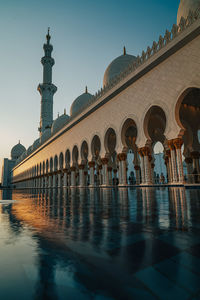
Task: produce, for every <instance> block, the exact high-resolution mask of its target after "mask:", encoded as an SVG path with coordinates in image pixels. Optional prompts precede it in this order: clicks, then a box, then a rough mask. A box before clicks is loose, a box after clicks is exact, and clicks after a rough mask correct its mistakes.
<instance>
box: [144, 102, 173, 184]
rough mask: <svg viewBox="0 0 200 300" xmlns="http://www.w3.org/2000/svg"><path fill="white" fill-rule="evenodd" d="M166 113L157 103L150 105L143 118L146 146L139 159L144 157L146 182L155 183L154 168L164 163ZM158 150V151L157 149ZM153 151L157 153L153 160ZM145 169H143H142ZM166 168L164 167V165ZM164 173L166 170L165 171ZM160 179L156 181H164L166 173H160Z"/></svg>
mask: <svg viewBox="0 0 200 300" xmlns="http://www.w3.org/2000/svg"><path fill="white" fill-rule="evenodd" d="M166 122H167V119H166V115H165V112H164V110H163V109H162V108H161V107H160V106H157V105H154V106H152V107H151V108H150V109H149V110H148V112H147V113H146V116H145V118H144V133H145V135H146V138H147V143H146V145H145V146H146V147H145V148H144V152H143V156H144V158H143V157H142V156H141V159H144V163H145V166H144V167H145V168H143V173H142V175H143V181H144V182H145V181H146V183H153V184H154V183H156V182H157V177H155V170H154V168H155V169H156V170H158V169H160V168H159V165H157V164H161V165H162V166H163V164H164V155H163V152H164V148H165V147H166V137H165V129H166ZM158 150H159V151H158ZM155 151H158V152H159V154H158V153H157V154H156V157H157V159H156V160H155ZM144 169H145V170H144ZM165 169H166V167H165ZM165 174H166V171H165ZM161 176H162V180H161V181H159V182H157V183H161V182H162V183H166V181H167V177H168V176H167V174H166V177H164V174H161Z"/></svg>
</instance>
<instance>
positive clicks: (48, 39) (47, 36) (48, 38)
mask: <svg viewBox="0 0 200 300" xmlns="http://www.w3.org/2000/svg"><path fill="white" fill-rule="evenodd" d="M49 32H50V27H48V31H47V35H46V38H47V44H49V41H50V39H51V36H50V34H49Z"/></svg>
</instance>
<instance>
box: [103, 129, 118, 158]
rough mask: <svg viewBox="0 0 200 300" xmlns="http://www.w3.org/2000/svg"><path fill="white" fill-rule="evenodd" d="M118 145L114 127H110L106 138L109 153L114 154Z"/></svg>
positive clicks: (106, 147) (105, 142)
mask: <svg viewBox="0 0 200 300" xmlns="http://www.w3.org/2000/svg"><path fill="white" fill-rule="evenodd" d="M116 145H117V136H116V132H115V130H114V129H113V128H108V130H107V131H106V134H105V138H104V146H105V149H106V152H107V153H110V154H113V153H114V152H115V148H116Z"/></svg>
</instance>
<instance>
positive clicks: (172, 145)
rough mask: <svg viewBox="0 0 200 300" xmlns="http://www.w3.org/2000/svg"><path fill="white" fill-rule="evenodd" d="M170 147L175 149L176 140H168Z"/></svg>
mask: <svg viewBox="0 0 200 300" xmlns="http://www.w3.org/2000/svg"><path fill="white" fill-rule="evenodd" d="M168 147H169V149H170V150H175V146H174V140H169V141H168Z"/></svg>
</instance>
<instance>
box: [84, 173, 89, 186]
mask: <svg viewBox="0 0 200 300" xmlns="http://www.w3.org/2000/svg"><path fill="white" fill-rule="evenodd" d="M84 182H85V186H88V172H87V171H84Z"/></svg>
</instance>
